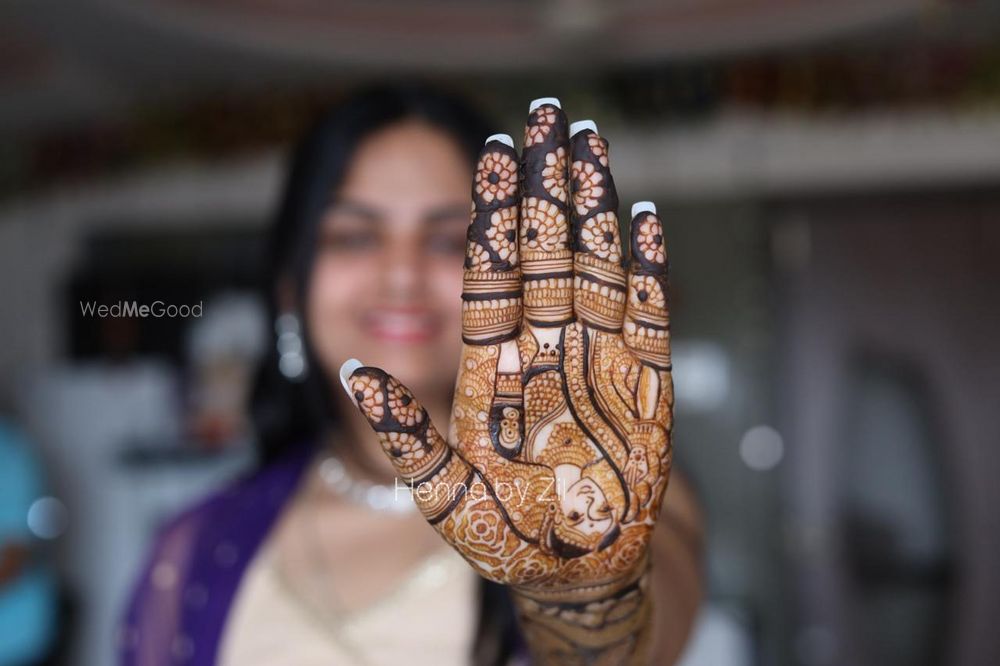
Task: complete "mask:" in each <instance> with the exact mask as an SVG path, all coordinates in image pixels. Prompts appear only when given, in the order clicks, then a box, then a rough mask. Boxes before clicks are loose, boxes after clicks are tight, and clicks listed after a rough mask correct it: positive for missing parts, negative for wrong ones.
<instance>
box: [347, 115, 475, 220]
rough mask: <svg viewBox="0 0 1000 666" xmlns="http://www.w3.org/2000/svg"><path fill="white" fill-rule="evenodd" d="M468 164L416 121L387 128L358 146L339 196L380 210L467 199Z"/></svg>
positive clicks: (440, 135)
mask: <svg viewBox="0 0 1000 666" xmlns="http://www.w3.org/2000/svg"><path fill="white" fill-rule="evenodd" d="M471 182H472V175H471V164H470V162H469V160H468V159H467V157H466V156H465V155H464V153H463V152H462V150H461V148H460V146H459V145H458V142H457V141H456V140H455V139H453V138H452V137H451V136H450V135H449V134H447V133H446V132H445V131H443V130H441V129H438V128H436V127H433V126H431V125H428V124H426V123H423V122H419V121H405V122H401V123H397V124H394V125H390V126H389V127H386V128H384V129H382V130H379V131H377V132H375V133H374V134H372V135H371V136H369V137H368V138H366V139H365V140H364V141H362V143H361V144H360V145H359V146H358V148H357V151H356V153H355V155H354V159H353V160H352V161H351V165H350V168H349V169H348V171H347V174H346V177H345V179H344V182H343V184H342V186H341V188H340V191H339V195H340V196H341V197H342V198H345V199H350V200H352V201H357V202H361V203H366V204H369V205H373V206H377V207H379V208H381V209H384V210H395V209H399V208H404V209H408V208H414V207H426V206H440V205H445V204H453V203H455V202H456V201H461V200H463V199H465V198H468V196H469V191H470V186H471Z"/></svg>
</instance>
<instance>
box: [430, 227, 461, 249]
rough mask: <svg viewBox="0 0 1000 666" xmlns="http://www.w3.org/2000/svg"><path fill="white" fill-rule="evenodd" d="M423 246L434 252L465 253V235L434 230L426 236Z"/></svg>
mask: <svg viewBox="0 0 1000 666" xmlns="http://www.w3.org/2000/svg"><path fill="white" fill-rule="evenodd" d="M425 246H426V248H427V250H428V251H430V252H434V253H436V254H448V255H462V254H465V235H464V234H461V233H454V232H446V231H436V232H433V233H431V234H430V235H428V236H427V239H426V241H425Z"/></svg>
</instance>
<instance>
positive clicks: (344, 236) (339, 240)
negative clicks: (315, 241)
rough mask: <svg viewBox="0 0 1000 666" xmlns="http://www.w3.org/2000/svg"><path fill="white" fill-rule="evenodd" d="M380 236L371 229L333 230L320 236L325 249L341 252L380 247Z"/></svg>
mask: <svg viewBox="0 0 1000 666" xmlns="http://www.w3.org/2000/svg"><path fill="white" fill-rule="evenodd" d="M378 242H379V238H378V234H377V233H375V232H374V231H372V230H370V229H354V230H339V229H338V230H331V231H324V232H323V234H322V235H321V236H320V245H321V247H322V248H323V249H327V250H334V251H340V252H358V251H362V250H370V249H374V248H376V247H378Z"/></svg>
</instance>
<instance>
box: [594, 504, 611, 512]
mask: <svg viewBox="0 0 1000 666" xmlns="http://www.w3.org/2000/svg"><path fill="white" fill-rule="evenodd" d="M597 511H598V513H611V507H610V506H608V505H607V504H602V505H601V508H600V509H598V510H597Z"/></svg>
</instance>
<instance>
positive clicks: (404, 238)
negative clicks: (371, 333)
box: [381, 232, 426, 299]
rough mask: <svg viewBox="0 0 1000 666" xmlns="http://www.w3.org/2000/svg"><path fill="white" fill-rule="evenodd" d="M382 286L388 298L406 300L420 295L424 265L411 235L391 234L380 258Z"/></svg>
mask: <svg viewBox="0 0 1000 666" xmlns="http://www.w3.org/2000/svg"><path fill="white" fill-rule="evenodd" d="M381 263H382V267H383V268H382V280H381V282H382V286H383V289H384V290H385V292H386V295H387V296H389V297H390V298H396V299H406V298H412V297H413V296H415V295H417V294H419V293H420V290H421V287H422V283H423V277H424V274H425V270H424V268H425V266H424V264H425V263H426V262H425V261H424V257H423V255H422V252H421V250H420V243H419V240H418V239H417V238H415V237H413V234H409V233H405V232H400V233H395V234H391V235H390V237H389V239H388V240H387V243H386V247H385V252H384V253H383V256H382V261H381Z"/></svg>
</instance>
